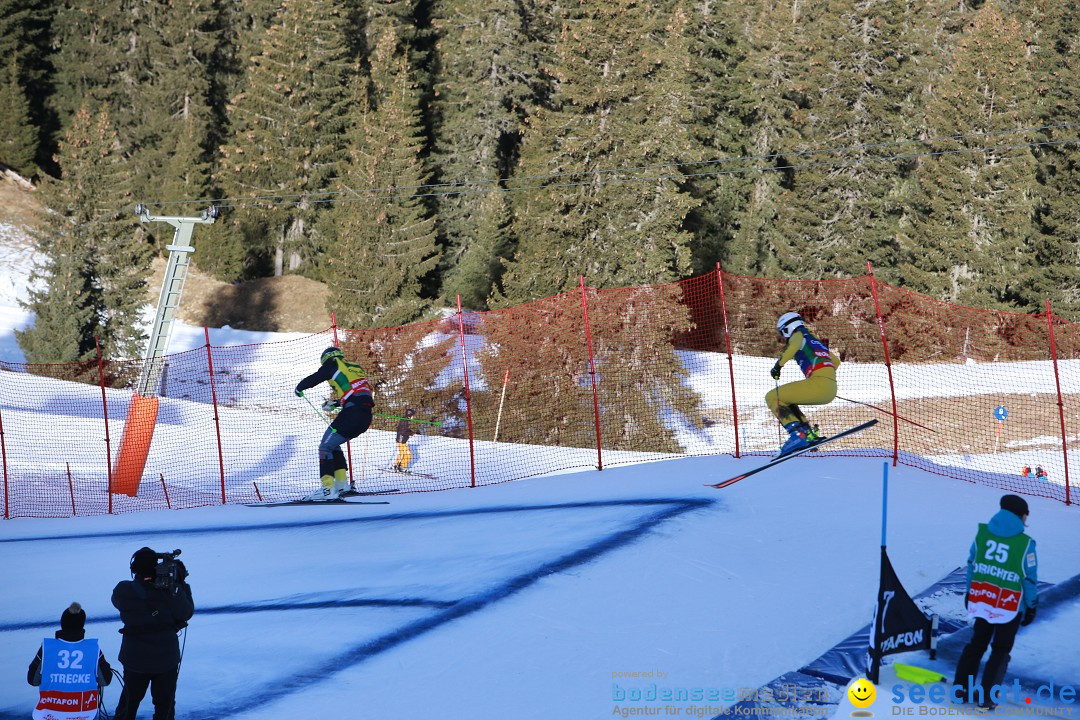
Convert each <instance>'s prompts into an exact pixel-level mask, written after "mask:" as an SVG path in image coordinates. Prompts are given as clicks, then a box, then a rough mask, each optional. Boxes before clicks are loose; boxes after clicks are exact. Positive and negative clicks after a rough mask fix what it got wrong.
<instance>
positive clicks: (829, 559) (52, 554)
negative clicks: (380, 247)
mask: <svg viewBox="0 0 1080 720" xmlns="http://www.w3.org/2000/svg"><path fill="white" fill-rule="evenodd" d="M6 257H7V258H8V259H9V260H10V255H7V256H6ZM24 259H25V258H24ZM11 268H23V269H25V265H24V264H23V262H22V261H11V263H10V264H9V265H5V269H6V270H8V269H11ZM12 275H14V276H15V280H14V281H13V285H12V287H13V290H12V291H11V292H7V291H4V292H0V303H2V306H0V323H3V327H4V330H3V334H2V335H0V358H2V359H6V360H9V361H14V362H18V361H20V359H21V354H20V353H19V352H18V348H17V345H16V344H15V342H14V338H13V336H12V330H13V329H15V328H18V327H23V326H25V323H26V322H29V318H28V317H27V316H26V314H25V312H24V311H23V310H21V309H19V308H18V307H16V302H15V301H16V300H17V299H18V297H19V295H20V293H22V292H24V286H20V285H19V277H18V273H17V272H14V271H13V272H12ZM24 276H25V275H24ZM5 282H7V281H6V280H5ZM0 290H2V288H0ZM210 332H211V342H212V343H214V344H227V343H230V342H241V341H242V342H259V341H260V340H258V339H255V338H256V337H258V338H262V339H267V338H269V337H270V336H269V335H268V334H259V335H258V336H255V335H253V334H250V333H242V332H241V331H233V330H228V329H211V331H210ZM185 338H193V339H192V340H191V342H192V343H193V345H194V346H199V345H202V343H203V342H204V339H203V336H202V329H201V328H190V327H185V326H183V325H180V326H178V327H177V329H176V331H175V332H174V334H173V345H172V346H171V347H170V351H172V352H176V351H179V350H183V349H185V342H186V340H185ZM748 397H749V398H750V399H749V400H748V401H749V402H760V394H757V392H756V390H754V391H753V392H748ZM869 401H872V399H871V400H869ZM870 413H871V411H870V410H867V415H868V417H869V416H870ZM51 417H52V416H51ZM54 419H55V418H54ZM293 432H294V431H293V430H291V429H290V428H288V427H285V428H282V429H281V433H282V434H283V435H289V434H291V433H293ZM280 439H281V438H280V437H279V438H276V440H277V441H280ZM295 440H296V442H298V443H301V444H303V443H314V442H315V440H316V438H315V437H300V438H295ZM266 441H267V442H273V441H275V438H273V437H269V436H268V437H267V439H266ZM42 453H45V454H47V453H48V443H47V442H43V443H42ZM758 462H760V458H741V459H735V458H731V457H729V456H715V457H688V458H680V459H670V460H664V461H660V462H651V463H642V464H634V465H624V466H619V467H615V468H609V469H604V470H603V471H597V470H591V471H584V472H574V473H563V474H559V475H553V476H546V477H535V478H530V479H527V480H520V481H516V482H511V483H504V484H501V485H495V486H490V487H484V488H476V489H463V490H452V491H443V492H437V493H412V494H390V495H385V496H369V497H366V498H363V500H365V501H366V502H368V503H372V504H363V505H348V506H340V505H324V506H299V507H297V506H293V507H280V508H268V507H246V506H222V507H206V508H200V509H194V510H183V511H167V510H160V511H150V512H142V513H129V514H123V515H114V516H108V515H106V516H97V517H77V518H71V519H47V520H43V519H15V520H7V521H3V522H0V567H2V568H3V569H4V571H5V575H6V577H7V578H8V580H7V582H5V583H4V585H3V588H2V589H0V598H2V603H0V638H2V640H0V667H3V668H4V670H5V671H4V672H3V673H0V719H3V720H8V719H9V718H11V719H13V718H25V717H28V716H29V714H30V712H31V710H32V708H33V707H34V704H35V702H36V698H37V692H36V689H35V688H33V687H31V686H29V685H28V684H26V682H25V672H24V670H25V668H26V666H27V665H28V664H29V662H30V660H31V659H32V658H33V656H34V653H35V651H36V650H37V648H38V645H39V644H40V642H41V639H42V638H44V637H52V634H53V632H54V631H55V630H56V629H58V627H59V624H58V623H59V617H60V614H61V612H62V611H63V610H64V608H66V607H67V605H68V604H69V603H71V602H72V601H78V602H80V603H81V604H82V605H83V606H84V607H85V608H86V611H87V614H88V618H89V620H88V623H87V629H88V636H92V637H97V638H99V639H100V641H101V644H102V649H103V650H104V652H105V654H106V656H107V657H108V658H109V660H110V661H111V662H113V664H114V665H117V666H118V663H117V662H116V656H117V653H118V651H119V647H120V635H119V634H118V632H117V631H118V629H119V627H120V623H119V618H118V615H117V613H116V611H115V610H114V609H113V608H112V606H111V604H110V601H109V598H110V594H111V591H112V588H113V586H114V585H115V584H116V583H117V582H118V581H120V580H125V579H128V578H129V573H128V570H127V566H128V561H129V558H130V556H131V554H132V553H133V552H134V551H135V550H137V549H138V548H140V547H142V546H144V545H147V546H150V547H152V548H154V549H155V550H158V551H165V550H172V549H175V548H179V549H181V550H182V551H183V554H182V556H181V558H182V559H183V560H184V561H185V563H186V565H187V568H188V569H189V571H190V573H191V577H190V582H191V585H192V589H193V593H194V598H195V604H196V613H195V617H194V618H193V619H192V621H191V624H190V626H189V628H188V629H187V630H186V631H185V633H184V657H183V662H182V666H181V669H180V682H179V689H178V692H177V718H179V720H204V719H207V720H208V719H210V718H235V719H237V720H244V719H246V718H260V719H267V718H269V719H271V720H277V719H281V720H285V719H286V718H289V719H291V718H373V719H379V720H384V719H389V718H403V719H411V718H426V717H432V716H434V717H439V718H445V719H447V720H455V719H458V718H460V719H461V720H465V719H469V720H474V719H476V718H520V719H522V720H525V719H529V718H537V719H540V718H544V719H545V720H548V719H551V718H568V719H569V718H573V719H578V718H609V717H629V716H632V715H635V714H637V715H642V714H646V713H651V714H652V715H654V716H656V715H658V716H665V717H672V716H678V717H683V716H688V717H714V716H717V715H720V714H722V713H724V712H730V711H731V710H732V709H733V708H734V707H736V706H735V705H734V704H733V703H731V702H728V701H726V700H724V699H723V698H727V697H728V696H729V695H730V696H733V697H740V698H741V697H744V696H746V695H748V694H750V693H753V692H754V691H755V690H756V689H758V688H761V687H763V686H765V685H766V684H768V683H770V682H772V681H774V680H776V679H777V678H779V677H781V676H783V675H784V674H786V673H790V672H792V671H795V670H798V669H799V668H801V667H803V666H805V665H806V664H807V663H809V662H810V661H812V660H813V659H815V658H817V657H818V656H820V655H821V654H822V653H824V652H825V651H827V650H829V649H830V648H832V647H833V646H834V645H836V644H837V643H839V642H840V641H842V640H844V639H845V638H847V637H849V636H850V635H851V634H852V633H854V632H856V631H858V630H859V629H860V628H862V627H864V626H865V625H867V623H868V622H870V619H871V613H872V610H873V604H874V595H875V592H876V589H877V572H878V563H879V557H880V549H879V548H880V544H881V543H880V540H881V522H882V499H883V498H882V476H883V473H884V472H886V471H887V472H888V473H889V497H888V501H889V503H888V509H889V513H888V538H887V541H888V548H889V554H890V557H891V559H892V562H893V565H894V566H895V568H896V571H897V573H898V575H899V577H900V579H901V580H902V581H903V582H904V584H905V585H906V587H907V589H908V590H909V592H910V593H911V594H913V595H915V594H917V593H920V592H921V591H923V590H925V589H926V588H929V587H930V586H932V585H933V584H934V583H935V582H937V581H938V580H940V579H941V578H943V577H944V576H946V575H947V574H948V573H950V572H951V571H953V570H954V569H955V568H957V567H958V566H961V565H963V563H964V562H965V560H966V559H967V553H968V548H969V546H970V544H971V541H972V539H973V537H974V533H975V529H976V525H977V524H978V523H980V522H985V521H986V520H988V519H989V517H990V516H991V515H992V514H993V513H994V512H995V511H996V510H997V507H998V498H999V497H1000V495H1001V494H1002V493H1001V491H999V490H996V489H994V488H990V487H984V486H980V485H977V484H973V483H968V482H963V481H959V480H953V479H948V478H945V477H941V476H938V475H934V474H930V473H926V472H922V471H919V470H915V469H912V468H909V467H899V468H893V467H891V466H889V465H888V464H887V463H885V462H883V461H882V460H880V459H867V458H844V457H806V458H799V459H794V460H791V461H789V462H787V463H785V464H784V465H781V466H779V467H778V468H776V469H772V470H769V471H766V472H763V473H761V474H759V475H755V476H753V477H751V478H748V479H747V480H745V481H743V482H740V483H737V484H736V485H733V486H731V487H729V488H727V489H724V490H714V489H711V488H707V487H705V484H706V483H715V482H718V481H720V480H723V479H725V478H727V477H730V476H732V475H734V474H737V473H739V472H742V471H744V470H745V469H747V468H749V467H752V466H754V465H755V464H756V463H758ZM207 471H208V472H216V469H215V468H208V470H207ZM383 489H386V488H385V486H383ZM1028 502H1029V504H1030V506H1031V517H1030V519H1029V533H1030V534H1031V535H1032V536H1033V537H1034V538H1035V539H1036V540H1037V542H1038V550H1039V561H1040V562H1039V578H1040V580H1042V581H1046V582H1049V583H1053V584H1061V583H1069V582H1070V581H1071V582H1072V583H1073V584H1075V583H1076V582H1077V578H1078V576H1080V543H1077V537H1078V534H1077V527H1078V523H1080V514H1078V511H1077V510H1076V508H1075V507H1070V506H1066V505H1064V504H1062V503H1060V502H1056V501H1052V500H1047V499H1042V498H1028ZM381 503H385V504H381ZM930 605H931V607H929V608H928V609H931V610H933V611H934V612H938V613H940V614H943V615H949V616H952V617H960V618H962V617H963V609H962V607H961V606H960V600H959V596H956V595H944V596H941V597H936V598H933V599H932V602H931V603H930ZM1077 628H1080V603H1078V602H1077V601H1076V600H1075V598H1074V599H1071V600H1067V601H1062V602H1059V603H1057V604H1051V605H1047V606H1045V607H1042V608H1041V609H1040V614H1039V617H1038V618H1037V619H1036V621H1035V623H1033V624H1032V625H1031V626H1029V627H1026V628H1023V629H1022V630H1021V632H1020V634H1019V636H1018V638H1017V642H1016V646H1015V648H1014V650H1013V653H1012V662H1011V664H1010V668H1009V674H1007V676H1006V679H1007V680H1009V679H1010V678H1011V677H1012V676H1013V675H1016V676H1018V677H1023V678H1025V682H1029V681H1030V680H1031V679H1036V680H1041V681H1045V682H1051V681H1052V682H1053V683H1055V685H1056V687H1058V688H1059V689H1060V688H1061V687H1062V686H1066V685H1068V686H1072V687H1075V686H1076V685H1077V684H1078V683H1080V646H1078V643H1077V642H1076V638H1077ZM950 652H952V653H953V654H952V655H951V656H950V654H949V652H946V650H945V649H944V648H943V650H942V653H941V657H940V658H939V660H938V661H936V666H937V667H941V668H945V669H944V670H943V672H945V673H946V674H948V672H949V670H948V666H949V665H950V663H951V664H952V665H955V659H956V656H955V648H954V649H953V650H952V651H950ZM889 659H890V660H891V659H895V658H889ZM905 661H907V662H912V663H914V664H918V665H929V664H930V661H929V660H928V658H926V655H925V653H921V654H914V655H913V656H912V657H910V658H905ZM950 680H951V677H950ZM651 689H655V690H658V691H659V690H667V691H668V695H666V697H672V698H682V697H683V696H684V695H683V692H685V697H686V698H687V699H686V700H682V699H672V700H660V699H654V700H649V699H647V698H649V697H650V693H651ZM695 690H698V691H700V692H699V693H698V694H694V691H695ZM729 691H730V692H729ZM842 691H843V688H839V689H838V690H836V691H835V692H831V694H830V697H829V698H828V702H826V703H824V704H822V705H816V706H815V705H809V706H806V705H800V706H795V705H792V706H791V707H790V708H788V709H789V710H790V712H788V713H780V714H794V715H799V714H811V715H813V714H816V715H829V714H832V713H837V714H838V716H843V717H847V716H848V714H849V713H848V710H850V707H849V706H847V705H844V695H843V692H842ZM119 692H120V688H119V682H118V681H114V682H113V684H112V685H111V686H109V687H108V688H106V691H105V707H106V708H107V709H108V710H109V711H110V712H111V711H112V710H113V709H114V708H115V704H116V700H117V698H118V697H119ZM891 694H892V693H891V692H890V690H889V687H887V686H884V685H883V686H881V687H879V688H878V699H877V701H876V704H875V705H874V707H873V708H872V710H873V711H874V712H875V713H876V714H878V715H879V716H880V715H891V714H904V713H905V712H906V711H905V710H904V709H903V707H904V704H903V703H894V702H892V701H891V699H890V696H891ZM713 695H715V697H717V698H720V699H719V700H716V701H710V700H709V699H708V698H710V697H712V696H713ZM635 696H636V697H638V698H639V699H637V700H635V699H633V698H634V697H635ZM656 696H657V697H665V695H663V694H662V693H659V692H657V694H656ZM692 697H700V698H702V699H700V700H691V699H689V698H692ZM780 705H781V710H782V709H783V707H782V706H783V703H780ZM925 707H928V706H925ZM1010 707H1011V706H1010ZM1072 707H1073V705H1071V704H1064V705H1063V704H1062V703H1060V702H1058V703H1055V702H1053V701H1049V702H1043V701H1041V700H1038V701H1037V702H1035V703H1034V704H1033V705H1031V706H1028V707H1026V708H1025V707H1024V706H1019V707H1015V708H1012V709H1013V710H1016V711H1017V712H1018V713H1019V711H1021V710H1028V711H1033V710H1037V709H1040V708H1041V709H1043V710H1044V711H1045V710H1047V709H1049V710H1053V711H1055V712H1058V714H1063V713H1066V712H1068V713H1071V711H1072ZM898 709H899V710H898ZM938 709H939V710H941V711H942V712H941V713H940V714H945V713H944V711H945V710H951V709H952V708H947V707H944V706H942V707H939V708H938ZM1003 709H1005V708H1004V707H1003V708H1002V709H999V712H1000V710H1003ZM1059 711H1060V712H1059ZM151 714H152V707H151V704H150V700H149V698H147V699H146V700H144V702H143V706H142V712H141V717H147V718H148V717H150V716H151ZM912 714H921V713H920V711H919V710H914V711H913V713H912Z"/></svg>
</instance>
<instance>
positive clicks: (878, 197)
mask: <svg viewBox="0 0 1080 720" xmlns="http://www.w3.org/2000/svg"><path fill="white" fill-rule="evenodd" d="M921 5H922V2H921V0H909V1H908V2H903V3H873V4H868V3H865V2H862V0H844V1H840V0H838V1H836V2H832V3H829V4H823V5H813V6H811V7H808V8H807V10H806V12H807V13H811V12H813V13H815V15H814V16H811V17H806V18H805V19H804V20H803V22H802V26H803V28H804V34H803V38H802V40H803V42H805V43H807V44H808V50H809V52H808V53H807V54H808V58H807V60H806V61H804V62H803V63H801V64H800V65H799V67H798V70H797V74H796V76H795V77H794V78H793V86H792V89H795V88H798V91H797V92H798V94H799V96H800V97H801V98H804V99H803V100H801V103H802V104H804V105H805V111H804V112H803V113H801V114H800V115H799V116H798V122H797V123H796V124H795V125H794V128H793V129H794V130H795V131H796V132H797V133H798V141H797V146H796V147H797V148H798V149H800V150H803V149H805V150H810V151H811V152H806V153H800V154H791V155H789V160H790V161H791V164H792V165H794V166H795V169H794V170H793V171H792V172H791V174H790V181H789V182H788V183H786V184H785V185H784V186H783V190H782V193H781V198H782V202H781V203H779V205H778V207H777V216H776V220H775V228H776V230H778V231H779V232H778V233H777V235H776V237H775V238H774V240H773V243H774V249H775V252H776V255H777V261H778V265H779V268H778V269H779V270H780V271H781V272H782V273H784V274H788V275H797V276H804V277H827V276H831V275H841V276H848V277H850V276H853V275H854V276H857V275H861V274H863V273H864V272H865V263H866V261H867V260H869V261H871V262H872V263H873V264H874V265H875V266H877V267H881V268H891V267H893V266H895V264H896V263H897V262H898V260H899V253H900V251H899V245H898V241H897V237H898V233H899V229H900V225H901V219H902V217H903V214H904V212H905V210H906V208H907V206H908V202H907V195H908V193H909V192H910V185H911V181H910V179H909V178H910V176H911V175H912V172H913V163H912V162H911V161H910V160H886V161H882V160H879V159H878V158H882V157H889V156H909V155H910V154H912V153H913V152H915V151H917V149H918V148H917V146H915V145H913V144H911V142H910V141H911V140H912V139H914V138H915V137H917V134H918V130H919V129H920V128H919V125H918V122H917V118H918V112H917V110H918V108H919V107H920V102H921V96H920V90H921V88H923V87H925V86H926V85H927V81H928V78H927V76H926V75H925V73H924V71H923V70H922V69H921V66H920V61H919V60H920V58H919V56H920V54H921V42H922V35H923V33H924V32H925V31H926V30H927V28H925V27H922V26H920V25H919V24H918V23H923V22H925V19H926V18H925V16H924V14H923V13H921V12H920V11H919V6H921ZM793 149H794V148H793ZM821 149H827V150H828V151H827V152H821ZM854 248H858V250H857V252H853V251H852V250H853V249H854Z"/></svg>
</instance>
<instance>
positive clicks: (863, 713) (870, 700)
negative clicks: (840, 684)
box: [847, 678, 877, 717]
mask: <svg viewBox="0 0 1080 720" xmlns="http://www.w3.org/2000/svg"><path fill="white" fill-rule="evenodd" d="M847 696H848V700H850V701H851V704H852V705H854V706H855V707H856V708H858V709H857V710H852V711H851V716H852V717H874V712H873V711H872V710H868V709H867V708H869V707H870V706H871V705H873V704H874V700H876V699H877V688H875V687H874V683H872V682H870V681H869V680H867V679H866V678H858V679H857V680H856V681H855V682H853V683H851V685H849V686H848V689H847Z"/></svg>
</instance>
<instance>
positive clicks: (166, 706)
mask: <svg viewBox="0 0 1080 720" xmlns="http://www.w3.org/2000/svg"><path fill="white" fill-rule="evenodd" d="M159 561H163V562H164V563H175V564H176V571H177V572H176V582H175V587H173V588H171V589H170V588H169V587H162V585H167V584H168V583H162V582H155V579H156V578H157V577H158V574H159V573H158V562H159ZM162 569H163V570H167V569H168V565H165V566H163V568H162ZM163 575H165V576H166V577H167V573H163ZM131 576H132V579H131V580H124V581H122V582H120V583H117V585H116V588H114V589H113V594H112V604H113V606H114V607H116V609H117V610H119V611H120V620H121V621H123V623H124V627H123V628H121V629H120V632H121V633H122V634H123V636H124V637H123V640H121V642H120V663H121V664H122V665H123V666H124V690H123V692H122V693H120V702H119V703H117V705H116V713H115V714H114V715H113V720H135V716H136V715H137V714H138V712H139V703H141V702H142V699H143V697H144V696H145V695H146V690H147V688H149V689H150V697H151V699H152V700H153V702H154V720H173V717H174V714H175V710H176V679H177V677H178V676H179V674H180V641H179V639H178V638H177V634H178V633H179V632H180V630H182V629H183V628H185V627H187V621H188V620H190V619H191V616H192V615H194V614H195V603H194V601H193V600H192V599H191V588H190V587H189V586H188V584H187V569H186V568H185V567H184V564H183V563H182V562H180V561H179V560H176V559H175V556H171V555H164V556H163V555H159V554H158V553H155V552H154V551H153V550H151V549H150V548H148V547H144V548H141V549H140V550H137V551H136V552H135V554H134V555H132V556H131Z"/></svg>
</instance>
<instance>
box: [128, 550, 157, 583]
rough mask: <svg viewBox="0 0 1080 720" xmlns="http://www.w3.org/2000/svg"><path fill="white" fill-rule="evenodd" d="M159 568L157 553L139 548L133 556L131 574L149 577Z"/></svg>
mask: <svg viewBox="0 0 1080 720" xmlns="http://www.w3.org/2000/svg"><path fill="white" fill-rule="evenodd" d="M155 568H157V553H156V552H154V551H153V550H151V549H150V548H148V547H144V548H139V549H138V550H136V551H135V554H134V555H132V556H131V574H132V575H134V576H136V577H149V576H150V575H153V574H154V571H155Z"/></svg>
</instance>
